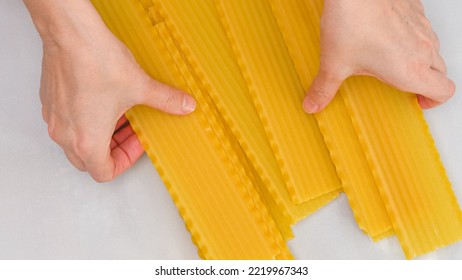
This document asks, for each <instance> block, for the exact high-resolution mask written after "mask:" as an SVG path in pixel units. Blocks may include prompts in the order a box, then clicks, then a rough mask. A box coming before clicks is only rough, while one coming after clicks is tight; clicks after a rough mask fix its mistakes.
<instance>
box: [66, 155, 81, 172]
mask: <svg viewBox="0 0 462 280" xmlns="http://www.w3.org/2000/svg"><path fill="white" fill-rule="evenodd" d="M64 153H65V154H66V157H67V159H68V160H69V161H70V162H71V163H72V165H73V166H75V168H77V169H78V170H80V171H86V169H85V165H84V163H83V161H82V160H81V159H80V158H79V157H78V156H77V155H75V154H74V153H72V152H71V151H66V150H64Z"/></svg>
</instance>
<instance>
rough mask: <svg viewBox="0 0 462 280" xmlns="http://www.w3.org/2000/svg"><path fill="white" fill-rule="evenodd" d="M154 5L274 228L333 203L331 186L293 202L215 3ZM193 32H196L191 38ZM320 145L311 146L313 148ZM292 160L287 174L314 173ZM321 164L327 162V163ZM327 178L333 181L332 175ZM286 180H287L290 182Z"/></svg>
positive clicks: (160, 1) (181, 0) (171, 0)
mask: <svg viewBox="0 0 462 280" xmlns="http://www.w3.org/2000/svg"><path fill="white" fill-rule="evenodd" d="M153 3H154V6H153V7H151V8H150V11H152V9H154V10H155V11H152V15H160V18H161V20H165V23H166V24H167V26H168V27H169V30H170V32H171V33H172V35H173V37H174V38H175V39H176V41H177V44H178V45H179V46H180V48H181V50H182V52H183V53H184V56H185V59H186V60H187V61H188V62H189V64H190V65H191V68H192V69H193V72H194V75H196V77H197V80H198V81H199V82H200V83H201V84H202V85H203V88H204V89H206V91H207V93H208V94H209V95H210V97H211V99H212V100H213V103H214V104H215V105H216V107H217V109H218V111H219V113H220V115H221V117H222V118H223V121H224V122H225V123H226V126H227V127H229V130H230V133H229V135H230V137H236V139H237V140H238V143H239V146H240V148H242V150H243V151H244V153H245V156H246V157H247V158H248V160H249V161H250V163H251V166H252V168H254V169H255V170H254V171H255V175H256V177H259V180H260V181H259V182H260V184H258V186H260V188H261V189H262V193H263V194H267V195H265V197H266V198H267V199H268V200H272V203H270V205H273V207H270V210H271V212H273V213H275V215H276V214H277V217H279V218H276V221H277V223H278V224H283V223H288V224H294V223H295V222H297V221H299V220H300V219H302V218H304V217H306V216H307V215H308V214H310V213H312V212H314V211H315V210H317V209H319V208H320V207H322V206H323V205H325V204H327V203H328V202H329V201H331V200H332V199H334V198H335V197H337V196H338V194H339V190H338V188H339V186H338V185H335V187H333V188H332V189H330V190H326V193H325V194H324V193H322V192H320V193H318V194H317V195H316V198H314V197H313V199H310V200H309V201H307V200H304V201H303V203H300V204H295V203H294V202H293V201H292V199H291V196H290V194H289V191H288V188H287V185H286V183H290V180H287V181H285V180H284V177H283V173H281V170H280V168H279V167H280V166H279V165H278V163H277V161H276V158H275V156H274V154H273V150H272V148H271V146H270V142H269V141H268V138H267V136H266V133H265V129H264V126H263V124H262V122H261V121H260V117H259V114H258V112H257V110H256V108H255V106H254V103H253V101H252V98H251V95H250V92H249V89H248V86H247V84H246V81H245V80H244V78H243V76H242V73H241V70H240V67H239V65H238V63H237V60H236V59H235V56H234V52H233V50H232V48H231V45H230V43H229V41H228V38H227V36H226V33H225V30H224V29H223V26H222V24H221V21H220V18H219V15H218V13H217V10H216V8H215V5H214V3H213V1H211V0H197V1H187V0H156V1H153ZM153 17H154V16H153ZM156 17H157V18H159V16H156ZM192 27H194V32H191V28H192ZM255 74H258V73H255ZM298 109H300V106H299V108H298ZM305 129H311V127H309V126H308V127H306V128H305ZM301 133H303V131H302V132H301ZM294 134H297V133H294ZM294 141H296V140H294ZM318 142H319V141H317V142H315V143H312V144H311V145H312V146H313V147H316V145H317V144H318ZM321 144H322V143H321ZM303 145H304V146H307V145H306V144H303ZM275 148H276V149H277V147H275ZM291 155H292V156H295V157H297V158H299V159H300V161H305V162H304V164H303V165H300V166H298V167H297V169H294V170H291V172H290V173H291V174H292V173H295V174H298V176H304V175H305V174H308V173H310V172H314V171H309V166H310V164H309V163H308V159H303V158H302V155H294V154H291ZM324 160H325V161H329V158H328V157H327V158H325V159H324ZM330 171H332V170H330ZM324 173H326V172H324ZM321 174H323V173H322V172H321ZM330 175H331V176H334V179H332V180H335V174H330ZM286 178H288V179H290V176H289V177H287V176H286ZM306 182H308V179H306ZM319 182H320V183H323V182H325V180H324V179H316V180H313V181H312V182H309V185H306V184H308V183H306V184H305V185H299V187H300V188H308V189H309V188H312V187H313V186H316V185H317V184H318V183H319ZM338 184H339V183H338ZM286 236H287V235H286Z"/></svg>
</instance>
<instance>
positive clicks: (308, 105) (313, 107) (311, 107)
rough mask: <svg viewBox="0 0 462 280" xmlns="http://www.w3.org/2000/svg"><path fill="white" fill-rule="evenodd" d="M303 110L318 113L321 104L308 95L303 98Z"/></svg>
mask: <svg viewBox="0 0 462 280" xmlns="http://www.w3.org/2000/svg"><path fill="white" fill-rule="evenodd" d="M303 110H305V112H307V113H308V114H313V113H317V112H318V111H319V105H318V104H316V103H314V102H313V101H311V99H310V98H308V97H307V98H305V100H303Z"/></svg>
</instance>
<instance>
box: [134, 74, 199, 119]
mask: <svg viewBox="0 0 462 280" xmlns="http://www.w3.org/2000/svg"><path fill="white" fill-rule="evenodd" d="M140 94H141V98H140V100H139V102H138V103H139V104H143V105H147V106H149V107H152V108H154V109H157V110H160V111H162V112H165V113H169V114H174V115H186V114H189V113H191V112H193V111H194V110H195V109H196V101H195V100H194V98H193V97H192V96H190V95H189V94H187V93H186V92H184V91H182V90H179V89H176V88H174V87H171V86H169V85H166V84H163V83H161V82H158V81H156V80H153V79H151V78H149V79H148V81H147V83H146V87H145V88H144V90H143V91H142V92H140Z"/></svg>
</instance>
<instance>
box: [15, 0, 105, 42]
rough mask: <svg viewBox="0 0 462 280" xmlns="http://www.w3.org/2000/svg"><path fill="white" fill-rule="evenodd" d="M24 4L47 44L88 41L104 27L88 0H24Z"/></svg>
mask: <svg viewBox="0 0 462 280" xmlns="http://www.w3.org/2000/svg"><path fill="white" fill-rule="evenodd" d="M24 3H25V5H26V7H27V9H28V10H29V13H30V14H31V17H32V21H33V22H34V25H35V28H36V29H37V31H38V33H39V35H40V37H41V39H42V41H43V44H44V45H45V46H47V47H60V48H65V47H66V46H73V45H74V47H75V44H76V43H78V42H79V41H80V42H84V43H85V42H88V43H90V42H91V41H92V36H93V35H92V34H95V33H97V32H98V30H101V28H103V30H104V29H107V28H105V25H104V23H103V21H102V20H101V18H100V17H99V15H98V13H97V12H96V10H95V9H94V7H93V5H92V4H91V3H90V1H88V0H68V1H61V0H24ZM93 37H94V36H93Z"/></svg>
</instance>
